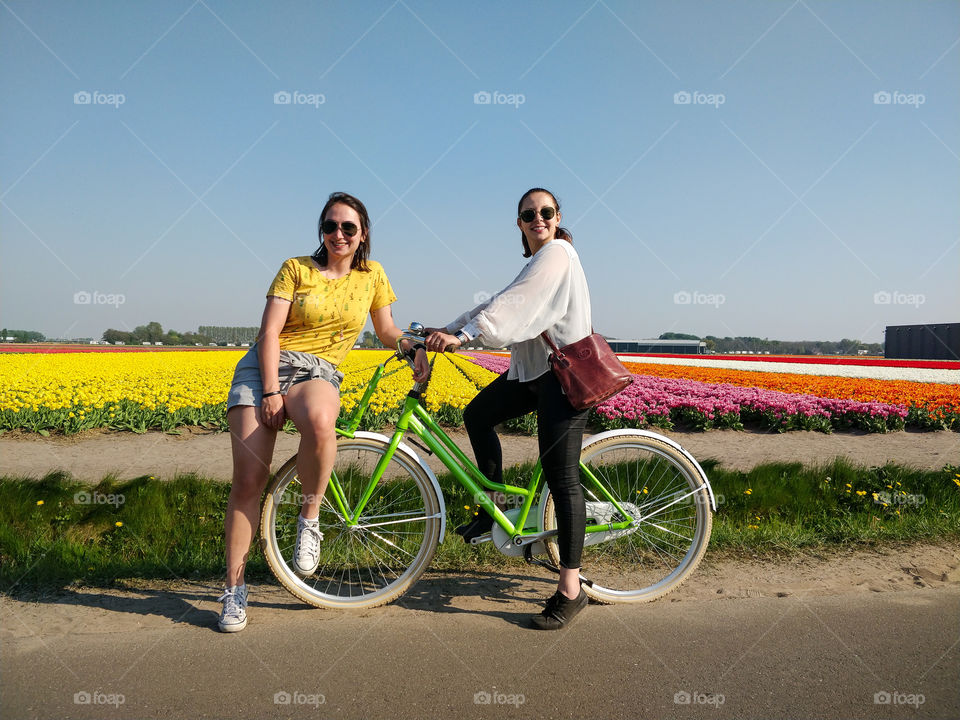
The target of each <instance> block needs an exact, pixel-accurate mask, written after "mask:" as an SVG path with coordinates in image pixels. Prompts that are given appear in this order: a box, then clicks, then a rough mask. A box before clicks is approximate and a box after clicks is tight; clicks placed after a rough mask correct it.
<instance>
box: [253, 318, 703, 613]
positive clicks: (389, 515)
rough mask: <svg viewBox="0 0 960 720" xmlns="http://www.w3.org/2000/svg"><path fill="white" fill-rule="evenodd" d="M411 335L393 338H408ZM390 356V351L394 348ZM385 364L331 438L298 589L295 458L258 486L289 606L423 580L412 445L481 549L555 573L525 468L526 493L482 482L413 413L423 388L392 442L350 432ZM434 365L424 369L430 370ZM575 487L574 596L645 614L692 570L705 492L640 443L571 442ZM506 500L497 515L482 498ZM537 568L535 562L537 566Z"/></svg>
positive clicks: (437, 515) (424, 477)
mask: <svg viewBox="0 0 960 720" xmlns="http://www.w3.org/2000/svg"><path fill="white" fill-rule="evenodd" d="M422 334H423V328H422V326H420V325H419V323H411V325H410V328H409V329H408V330H407V331H406V333H405V335H404V337H407V338H409V339H413V340H419V339H420V338H422ZM398 345H399V342H398ZM402 359H403V355H402V353H401V352H400V351H399V348H398V351H397V353H396V354H395V355H391V356H390V357H389V358H388V359H387V360H385V361H384V362H383V363H381V364H380V365H378V366H377V368H376V369H375V370H374V373H373V376H372V377H371V379H370V381H369V383H368V384H367V387H366V390H365V392H364V394H363V397H362V398H361V400H360V402H359V404H358V405H357V407H356V408H355V409H354V411H353V413H352V414H351V416H350V417H349V418H347V419H346V421H344V422H343V423H340V424H338V427H337V432H338V433H339V435H340V436H341V437H340V439H339V441H338V444H337V456H336V462H335V464H334V468H333V472H332V473H331V477H330V484H329V486H328V488H327V491H326V494H325V495H324V499H323V502H322V505H321V511H320V530H321V531H322V532H323V534H324V542H323V543H321V546H320V547H321V557H320V564H319V566H318V567H317V570H316V571H315V572H314V573H313V575H311V576H309V577H306V578H301V577H299V576H298V575H297V574H296V573H295V572H294V570H293V567H292V565H291V560H292V556H293V546H294V541H295V540H296V533H297V516H298V515H299V512H300V504H301V499H302V496H301V495H300V492H299V488H300V484H299V480H298V479H297V467H296V456H294V457H292V458H290V459H289V460H288V461H287V462H286V463H284V465H283V466H282V467H281V468H280V470H279V471H277V473H276V475H275V476H274V478H273V479H272V481H271V482H270V484H269V485H268V486H267V490H266V496H265V499H264V503H263V511H262V513H261V520H260V537H261V543H262V546H263V552H264V555H265V557H266V560H267V564H268V565H269V566H270V569H271V571H272V572H273V573H274V575H275V576H276V577H277V579H278V580H279V581H280V583H281V584H282V585H283V586H284V587H285V588H286V589H287V590H289V591H290V592H291V593H292V594H293V595H295V596H296V597H298V598H299V599H301V600H303V601H304V602H306V603H309V604H311V605H315V606H317V607H328V608H355V609H359V608H370V607H376V606H378V605H382V604H385V603H388V602H390V601H392V600H394V599H396V598H397V597H399V596H401V595H402V594H403V593H405V592H406V591H407V590H408V589H409V588H410V587H411V586H412V585H413V584H414V583H415V582H416V581H417V579H418V578H419V577H420V576H421V575H422V574H423V573H424V571H425V570H426V569H427V567H428V566H429V565H430V561H431V560H432V559H433V555H434V551H435V550H436V548H437V546H438V545H439V544H440V543H441V542H442V541H443V537H444V534H445V531H446V517H447V516H446V507H445V504H444V499H443V493H442V492H441V489H440V485H439V483H438V482H437V478H436V476H435V475H434V473H433V471H432V470H431V469H430V467H429V466H428V465H427V464H426V463H425V462H424V461H423V460H422V459H421V458H420V456H419V455H418V454H417V452H416V451H415V450H414V449H413V448H412V447H410V445H408V444H407V443H404V442H403V437H404V435H405V434H407V433H412V434H413V435H415V436H416V437H417V438H419V440H420V441H421V443H422V445H423V446H426V448H428V449H429V451H430V452H432V453H433V454H435V455H436V456H437V458H439V460H440V461H441V462H442V463H443V464H444V465H445V466H446V467H447V468H448V469H449V470H450V472H451V473H452V474H453V477H454V478H456V480H457V481H458V482H460V483H461V484H462V485H463V486H464V487H465V488H466V489H467V490H468V491H469V492H470V493H471V495H472V496H473V498H474V500H475V502H476V504H478V505H480V506H481V508H482V509H483V510H484V511H486V512H488V513H489V514H490V515H492V516H493V518H494V526H493V530H492V532H491V533H487V534H485V535H482V536H480V537H479V538H475V539H474V540H473V542H474V543H480V542H492V543H493V544H494V545H495V546H496V548H497V549H498V550H499V551H500V552H501V553H503V554H505V555H512V556H523V557H524V558H525V559H526V560H527V561H528V562H531V563H536V564H539V565H543V566H545V567H548V568H551V569H554V570H556V567H557V565H558V564H559V562H560V556H559V551H558V548H557V542H556V535H557V528H556V517H555V513H554V505H553V500H552V498H551V496H550V491H549V488H548V487H547V486H546V483H543V482H541V473H540V466H539V463H538V464H537V465H536V466H535V468H534V471H533V474H532V476H531V478H530V481H529V483H528V485H527V486H526V487H519V486H514V485H508V484H499V483H494V482H491V481H490V480H488V479H487V478H486V477H484V475H483V474H482V473H481V472H480V471H479V470H478V469H477V467H476V465H475V464H474V463H473V462H472V461H471V460H470V458H468V457H467V456H466V455H465V454H464V452H463V451H462V450H460V448H459V447H458V446H457V445H456V444H455V443H454V442H453V440H451V439H450V438H449V437H448V436H447V435H446V433H444V431H443V430H442V429H441V428H440V426H439V425H438V424H437V423H436V421H435V420H434V419H433V418H432V417H431V415H430V414H429V413H428V412H427V410H426V409H425V408H424V407H423V406H422V404H421V403H420V398H421V396H422V395H423V393H424V392H425V391H426V388H427V384H428V382H429V381H427V382H423V383H416V382H415V383H414V384H413V387H412V388H411V390H410V392H409V393H408V394H407V397H406V399H405V400H404V405H403V410H402V412H401V414H400V419H399V420H398V421H397V423H396V429H395V431H394V433H393V435H392V436H387V435H382V434H379V433H373V432H365V431H360V430H358V428H359V426H360V421H361V419H362V417H363V414H364V412H365V411H366V409H367V406H368V405H369V403H370V400H371V398H372V397H373V394H374V392H375V390H376V388H377V385H378V383H379V382H380V380H381V379H382V378H383V377H385V376H386V375H390V374H392V373H393V372H397V371H398V370H399V369H401V367H402V365H401V367H398V368H397V369H395V370H392V371H391V372H386V366H387V365H388V364H389V363H390V362H392V361H394V360H397V361H402ZM435 360H436V356H434V361H435ZM580 474H581V483H582V485H583V488H584V496H585V499H586V508H587V528H586V537H585V540H584V551H583V567H584V573H589V577H582V580H583V587H584V590H585V592H586V593H587V594H588V595H589V596H590V597H592V598H593V599H594V600H597V601H599V602H604V603H615V602H633V603H635V602H647V601H650V600H655V599H657V598H659V597H662V596H663V595H666V594H667V593H669V592H670V591H672V590H674V589H675V588H677V587H678V586H679V585H680V584H681V583H682V582H683V581H684V580H685V579H686V578H687V577H688V576H689V575H690V574H691V573H692V572H693V571H694V569H695V568H696V567H697V565H698V564H699V562H700V560H701V558H702V557H703V554H704V552H706V549H707V543H708V542H709V539H710V529H711V525H712V511H715V510H716V500H715V498H714V495H713V489H712V488H711V487H710V482H709V480H708V479H707V476H706V474H705V473H704V472H703V469H702V468H701V467H700V465H699V464H698V463H697V461H696V460H694V458H693V457H692V456H691V455H690V454H689V453H687V452H686V451H685V450H684V449H683V448H682V447H680V445H678V444H677V443H675V442H673V441H672V440H670V439H668V438H665V437H663V436H661V435H657V434H656V433H652V432H648V431H646V430H612V431H608V432H603V433H600V434H598V435H594V436H591V437H588V438H585V439H584V442H583V449H582V451H581V456H580ZM484 489H487V490H493V491H496V492H499V493H504V494H505V495H507V496H510V498H511V500H514V501H515V503H514V504H515V505H516V507H512V508H511V509H509V510H506V511H502V510H501V509H500V508H498V507H497V506H496V505H495V504H494V502H493V501H492V500H491V499H490V498H489V497H488V496H487V495H486V493H484V492H483V490H484ZM542 555H546V556H547V560H543V559H541V558H540V557H538V556H542Z"/></svg>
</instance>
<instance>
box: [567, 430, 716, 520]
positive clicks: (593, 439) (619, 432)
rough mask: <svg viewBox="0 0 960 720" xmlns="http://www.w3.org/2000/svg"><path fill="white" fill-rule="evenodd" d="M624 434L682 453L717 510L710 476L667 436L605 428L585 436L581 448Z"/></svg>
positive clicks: (714, 509) (714, 510) (711, 504)
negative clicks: (699, 477) (702, 482)
mask: <svg viewBox="0 0 960 720" xmlns="http://www.w3.org/2000/svg"><path fill="white" fill-rule="evenodd" d="M624 435H633V436H635V437H648V438H652V439H653V440H659V441H660V442H664V443H666V444H667V445H669V446H670V447H672V448H673V449H674V450H677V451H678V452H679V453H680V454H681V455H683V456H684V457H685V458H686V459H687V460H689V461H690V463H691V464H692V465H693V466H694V467H695V468H696V469H697V470H698V471H699V472H700V475H701V476H702V477H703V481H704V482H705V483H706V484H707V493H708V494H709V495H710V507H711V508H712V509H713V512H716V511H717V498H716V497H715V496H714V494H713V488H712V487H711V486H710V478H708V477H707V474H706V473H705V472H704V471H703V468H702V467H700V463H698V462H697V461H696V459H695V458H694V457H693V455H691V454H690V453H689V452H687V451H686V450H684V449H683V447H682V446H681V445H680V444H679V443H677V442H676V441H674V440H671V439H670V438H668V437H665V436H663V435H660V434H658V433H655V432H650V431H649V430H632V429H623V430H606V431H604V432H602V433H598V434H596V435H591V436H590V437H585V438H584V439H583V445H581V449H582V448H585V447H586V446H587V445H589V444H590V443H594V442H597V441H598V440H606V439H607V438H610V437H616V436H620V437H622V436H624Z"/></svg>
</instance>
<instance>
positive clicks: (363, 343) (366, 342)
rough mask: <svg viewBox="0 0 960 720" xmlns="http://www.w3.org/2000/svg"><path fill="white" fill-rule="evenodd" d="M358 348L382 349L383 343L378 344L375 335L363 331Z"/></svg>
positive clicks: (378, 340) (378, 341)
mask: <svg viewBox="0 0 960 720" xmlns="http://www.w3.org/2000/svg"><path fill="white" fill-rule="evenodd" d="M360 347H362V348H382V347H383V343H382V342H380V338H378V337H377V336H376V334H375V333H372V332H370V331H369V330H365V331H364V333H363V335H361V336H360Z"/></svg>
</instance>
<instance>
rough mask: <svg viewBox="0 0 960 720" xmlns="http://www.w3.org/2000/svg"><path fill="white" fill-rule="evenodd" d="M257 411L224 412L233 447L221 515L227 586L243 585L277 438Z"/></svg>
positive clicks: (243, 408) (246, 407)
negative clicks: (230, 476)
mask: <svg viewBox="0 0 960 720" xmlns="http://www.w3.org/2000/svg"><path fill="white" fill-rule="evenodd" d="M257 413H258V409H257V408H256V407H253V406H250V405H237V406H234V407H232V408H230V411H229V412H228V413H227V421H228V422H229V423H230V444H231V447H232V449H233V483H232V485H231V486H230V499H229V501H228V502H227V512H226V516H225V518H224V535H225V538H224V539H225V545H226V561H227V586H228V587H230V586H233V585H242V584H243V572H244V568H245V567H246V564H247V556H248V555H249V553H250V544H251V543H252V542H253V536H254V535H255V534H256V528H257V524H258V520H259V518H260V497H261V495H263V489H264V488H265V487H266V484H267V478H268V477H269V475H270V461H271V459H272V458H273V446H274V443H275V442H276V439H277V433H276V431H274V430H270V429H268V428H266V427H264V426H263V425H262V424H261V423H260V420H259V419H258V415H257Z"/></svg>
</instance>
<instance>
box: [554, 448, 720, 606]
mask: <svg viewBox="0 0 960 720" xmlns="http://www.w3.org/2000/svg"><path fill="white" fill-rule="evenodd" d="M580 463H581V471H580V475H581V484H582V485H583V491H584V498H585V500H586V506H587V525H606V524H610V523H613V524H616V523H622V522H623V521H626V520H629V519H631V518H632V519H633V524H632V525H630V526H629V527H626V528H623V529H615V530H608V531H603V532H599V533H588V534H587V536H586V539H585V542H584V549H583V559H582V561H581V564H582V566H583V568H584V574H585V576H587V577H588V578H589V579H590V580H591V581H592V582H593V585H592V586H588V585H586V584H585V585H584V588H583V589H584V591H585V592H586V593H587V595H589V596H590V597H592V598H593V599H595V600H598V601H600V602H607V603H613V602H618V603H627V602H629V603H639V602H648V601H650V600H656V599H657V598H660V597H663V596H664V595H666V594H667V593H669V592H671V591H672V590H675V589H676V588H677V587H678V586H679V585H680V584H681V583H682V582H683V581H684V580H686V578H687V577H689V575H690V574H691V573H692V572H693V571H694V569H695V568H696V567H697V565H698V564H699V563H700V560H701V558H702V557H703V554H704V553H705V552H706V549H707V543H708V542H709V540H710V529H711V525H712V515H711V508H710V494H709V491H708V490H707V479H706V477H705V476H704V475H703V474H702V471H701V470H700V469H699V468H698V467H697V466H696V465H694V464H693V463H691V462H690V461H689V460H688V459H687V458H686V457H685V456H684V455H683V454H682V453H680V452H679V451H677V449H676V448H674V447H673V446H672V445H670V444H669V443H666V442H664V441H662V440H658V439H656V438H651V437H646V436H642V435H627V434H623V435H615V436H613V437H607V438H604V439H602V440H598V441H596V442H593V443H589V444H588V445H586V446H585V447H584V448H583V450H582V451H581V454H580ZM612 500H615V501H616V503H614V502H613V501H612ZM617 505H619V508H618V507H617ZM624 513H626V515H628V516H629V517H625V515H624ZM543 526H544V529H545V530H552V529H554V528H556V515H555V511H554V502H553V497H552V496H551V497H548V498H547V501H546V502H545V503H544V516H543ZM547 554H548V555H549V557H550V559H551V561H552V562H553V563H554V564H555V565H559V563H560V554H559V550H558V547H557V542H556V538H555V537H554V538H552V539H551V540H550V541H548V542H547Z"/></svg>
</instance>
